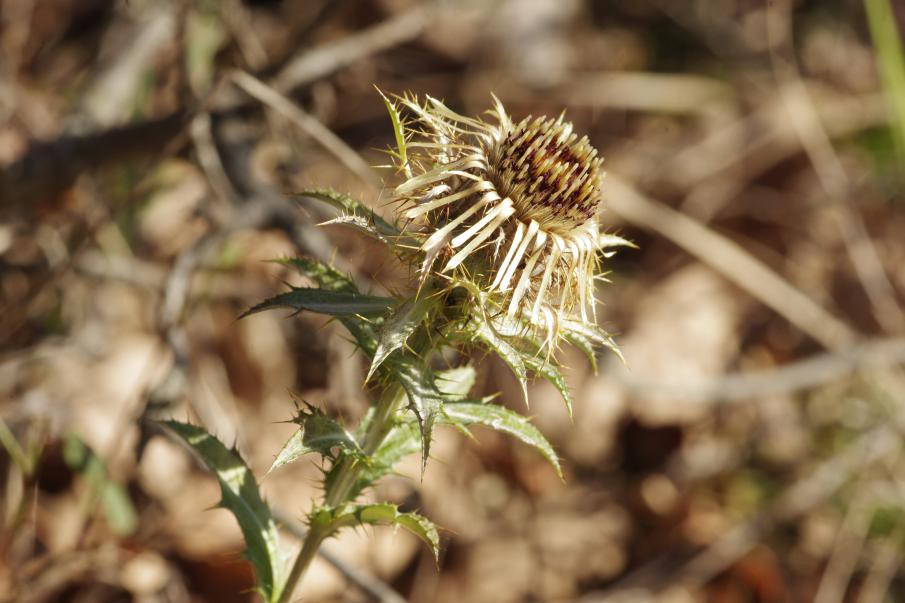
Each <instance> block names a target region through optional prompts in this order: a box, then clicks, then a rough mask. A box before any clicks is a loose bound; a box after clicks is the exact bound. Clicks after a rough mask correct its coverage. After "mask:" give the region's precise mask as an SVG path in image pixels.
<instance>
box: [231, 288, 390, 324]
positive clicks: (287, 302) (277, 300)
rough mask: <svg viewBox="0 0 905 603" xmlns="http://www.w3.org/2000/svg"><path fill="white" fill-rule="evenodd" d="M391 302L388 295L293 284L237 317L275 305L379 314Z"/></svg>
mask: <svg viewBox="0 0 905 603" xmlns="http://www.w3.org/2000/svg"><path fill="white" fill-rule="evenodd" d="M392 304H393V299H392V298H389V297H377V296H374V295H364V294H362V293H353V292H351V291H331V290H329V289H313V288H307V287H304V288H302V287H293V288H292V291H287V292H286V293H281V294H280V295H277V296H274V297H271V298H270V299H267V300H265V301H263V302H261V303H260V304H258V305H256V306H254V307H253V308H251V309H249V310H247V311H246V312H245V313H244V314H242V316H241V317H240V318H244V317H246V316H248V315H250V314H256V313H257V312H263V311H264V310H270V309H272V308H278V307H283V308H292V309H294V310H297V311H302V310H308V311H309V312H317V313H319V314H331V315H333V316H348V315H356V314H359V315H369V314H381V313H383V312H385V311H386V309H387V308H388V307H390V306H391V305H392Z"/></svg>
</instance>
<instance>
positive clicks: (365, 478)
mask: <svg viewBox="0 0 905 603" xmlns="http://www.w3.org/2000/svg"><path fill="white" fill-rule="evenodd" d="M419 450H421V429H420V427H419V425H418V422H417V420H414V419H412V420H407V421H406V420H403V421H400V422H399V423H397V424H396V426H395V427H393V429H391V430H390V433H388V434H387V437H386V438H384V440H383V443H382V444H381V445H380V448H378V449H377V450H376V451H375V452H374V454H373V455H371V456H370V457H369V458H368V462H367V466H366V467H364V468H363V469H362V472H361V483H360V485H359V491H360V490H361V489H363V488H365V487H367V486H369V485H371V484H373V483H374V482H376V481H377V480H378V479H380V478H381V477H383V476H384V475H386V474H387V473H389V472H391V471H392V470H393V467H395V466H396V464H397V463H398V462H399V461H401V460H402V459H404V458H405V457H407V456H409V455H410V454H414V453H416V452H418V451H419Z"/></svg>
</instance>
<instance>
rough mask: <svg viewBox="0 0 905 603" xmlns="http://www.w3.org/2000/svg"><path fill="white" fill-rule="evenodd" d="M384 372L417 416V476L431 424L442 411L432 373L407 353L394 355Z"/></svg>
mask: <svg viewBox="0 0 905 603" xmlns="http://www.w3.org/2000/svg"><path fill="white" fill-rule="evenodd" d="M384 365H385V367H386V371H387V373H388V374H389V375H391V376H392V377H393V378H395V379H396V380H397V381H399V383H400V384H401V385H402V387H403V389H405V393H406V394H407V396H408V400H409V408H410V409H411V410H412V412H414V413H415V416H416V417H418V424H419V426H420V428H421V473H422V475H423V474H424V470H425V468H426V467H427V459H428V456H430V445H431V437H432V435H433V430H434V423H435V422H436V420H437V417H438V416H440V415H441V414H442V412H443V397H442V396H441V395H440V392H439V391H438V390H437V386H436V385H435V384H434V375H433V372H432V371H431V370H430V369H429V368H428V367H427V366H425V364H424V363H423V362H422V361H421V360H420V359H418V358H416V357H415V356H413V355H411V354H403V353H402V352H401V351H400V352H395V353H393V354H391V355H390V357H389V358H387V360H386V361H385V363H384Z"/></svg>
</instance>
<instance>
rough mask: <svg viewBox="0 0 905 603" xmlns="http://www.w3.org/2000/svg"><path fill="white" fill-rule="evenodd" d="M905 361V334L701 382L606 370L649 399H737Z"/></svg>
mask: <svg viewBox="0 0 905 603" xmlns="http://www.w3.org/2000/svg"><path fill="white" fill-rule="evenodd" d="M903 364H905V339H901V338H898V339H880V340H875V341H868V342H865V343H862V344H858V345H857V346H855V347H851V348H845V349H842V350H840V351H838V352H826V353H823V354H816V355H814V356H812V357H810V358H806V359H804V360H799V361H797V362H792V363H789V364H785V365H783V366H779V367H777V368H774V369H768V370H761V371H752V372H749V373H730V374H726V375H720V376H718V377H714V378H713V379H712V380H707V381H703V380H702V381H700V382H688V381H668V380H662V379H658V378H656V377H648V376H644V375H637V374H635V373H633V372H631V371H628V370H625V369H624V368H620V367H621V364H620V363H617V362H613V363H611V366H610V367H609V368H608V369H607V370H606V371H604V374H606V375H608V376H609V377H610V378H613V379H615V380H617V381H618V382H619V383H620V384H621V385H622V386H624V387H625V388H626V389H627V390H628V391H629V392H630V393H632V394H636V395H642V396H644V397H649V398H660V397H662V398H668V399H669V400H672V401H675V402H679V401H682V400H695V401H700V400H709V401H713V402H716V401H720V402H737V401H740V400H750V399H753V398H763V397H765V396H772V395H777V394H788V393H792V392H796V391H802V390H807V389H812V388H815V387H819V386H821V385H824V384H826V383H829V382H831V381H835V380H839V379H842V378H844V377H846V376H848V375H850V374H852V373H855V372H860V371H869V370H877V369H885V368H890V367H893V366H897V365H903Z"/></svg>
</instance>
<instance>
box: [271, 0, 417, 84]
mask: <svg viewBox="0 0 905 603" xmlns="http://www.w3.org/2000/svg"><path fill="white" fill-rule="evenodd" d="M431 4H432V3H431V2H422V3H419V4H416V5H415V7H414V8H412V9H410V10H408V11H406V12H404V13H402V14H401V15H396V16H394V17H391V18H390V19H387V20H386V21H383V22H381V23H379V24H377V25H375V26H373V27H369V28H368V29H365V30H364V31H361V32H358V33H355V34H352V35H349V36H346V37H344V38H342V39H341V40H338V41H336V42H333V43H331V44H325V45H323V46H319V47H318V48H314V49H313V50H305V51H302V52H301V53H300V54H298V55H297V56H295V57H294V58H292V59H291V60H290V61H289V63H287V65H286V66H285V67H283V69H282V70H281V71H280V73H279V74H277V76H276V77H275V78H274V79H273V82H272V83H273V86H274V88H276V89H277V90H279V91H280V92H289V91H290V90H292V89H294V88H298V87H299V86H302V85H304V84H308V83H311V82H314V81H317V80H319V79H320V78H322V77H324V76H327V75H329V74H331V73H333V72H335V71H338V70H339V69H342V68H343V67H346V66H347V65H351V64H352V63H354V62H356V61H358V60H360V59H362V58H363V57H366V56H370V55H372V54H375V53H377V52H380V51H381V50H386V49H387V48H392V47H393V46H396V45H398V44H401V43H403V42H408V41H409V40H412V39H414V38H416V37H418V36H419V35H420V34H421V32H422V31H423V30H424V28H425V27H426V26H427V24H428V23H429V21H430V17H431V6H430V5H431Z"/></svg>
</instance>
